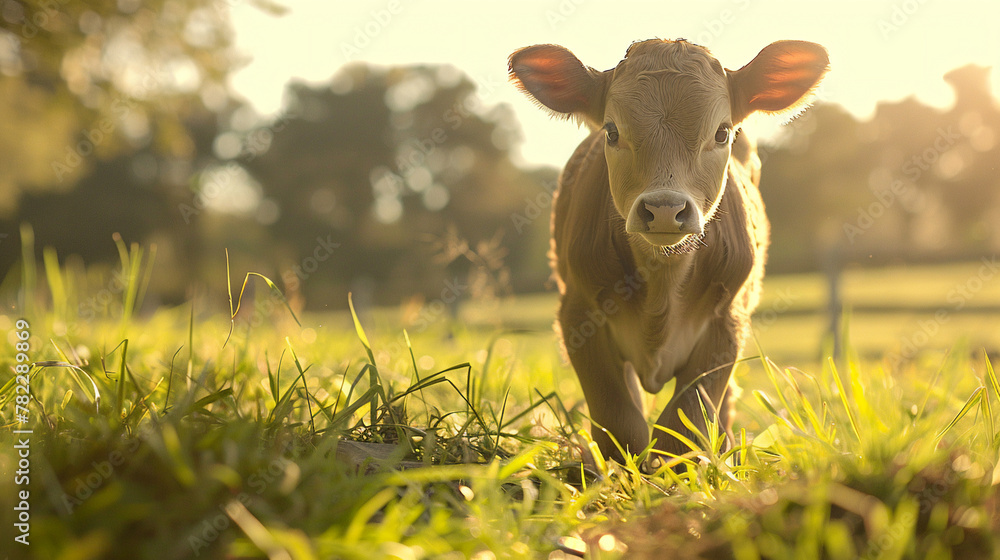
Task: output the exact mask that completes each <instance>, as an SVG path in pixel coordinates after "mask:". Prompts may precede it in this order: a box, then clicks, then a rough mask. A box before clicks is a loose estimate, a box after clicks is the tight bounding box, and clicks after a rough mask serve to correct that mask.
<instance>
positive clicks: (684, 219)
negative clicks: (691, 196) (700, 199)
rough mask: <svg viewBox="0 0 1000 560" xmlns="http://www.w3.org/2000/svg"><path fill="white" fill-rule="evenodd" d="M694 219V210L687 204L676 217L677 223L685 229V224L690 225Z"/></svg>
mask: <svg viewBox="0 0 1000 560" xmlns="http://www.w3.org/2000/svg"><path fill="white" fill-rule="evenodd" d="M693 218H694V209H693V208H691V205H690V204H688V203H687V202H685V203H684V204H683V205H682V206H681V207H680V210H678V211H677V214H676V215H675V216H674V221H676V222H677V223H678V224H680V226H681V227H682V228H683V227H684V224H687V223H689V222H690V221H691V220H692V219H693Z"/></svg>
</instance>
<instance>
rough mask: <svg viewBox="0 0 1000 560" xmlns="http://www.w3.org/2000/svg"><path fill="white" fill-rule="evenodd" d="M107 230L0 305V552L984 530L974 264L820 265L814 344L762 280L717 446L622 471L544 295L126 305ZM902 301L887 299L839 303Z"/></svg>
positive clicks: (967, 550) (862, 540) (475, 550)
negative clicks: (729, 422) (840, 353)
mask: <svg viewBox="0 0 1000 560" xmlns="http://www.w3.org/2000/svg"><path fill="white" fill-rule="evenodd" d="M121 250H122V261H123V264H122V266H123V269H124V270H125V271H126V273H125V274H124V277H125V281H123V282H121V283H120V285H116V284H113V283H112V284H108V283H105V284H101V283H97V285H98V286H103V288H99V289H97V290H93V289H91V290H89V291H88V290H84V289H82V288H81V287H80V286H78V285H75V284H74V283H73V282H72V281H71V280H70V278H69V276H68V275H67V274H65V271H62V270H60V269H59V268H58V267H57V266H55V265H54V261H53V260H50V261H49V262H48V263H45V264H43V265H41V266H39V269H38V270H37V271H36V270H34V268H33V267H29V269H28V270H27V271H26V274H25V275H24V276H23V277H22V279H21V280H20V281H21V283H22V285H24V286H26V287H27V289H26V290H25V291H24V293H26V294H27V297H26V298H23V299H22V300H21V301H19V302H17V304H16V306H15V307H12V308H8V309H7V310H6V311H4V312H3V313H4V314H3V315H0V331H2V332H5V333H7V336H6V341H5V345H4V348H3V349H2V350H0V362H2V363H3V366H4V367H3V370H4V374H3V376H2V377H0V385H2V389H0V422H2V423H3V426H4V428H5V429H4V430H2V431H0V473H2V478H0V496H2V499H0V503H2V504H4V507H3V509H2V511H0V538H2V539H3V541H2V542H3V545H2V547H0V550H2V551H3V554H4V555H8V554H9V555H10V557H11V558H21V557H24V558H45V559H62V558H65V559H87V558H140V559H145V558H150V559H153V558H156V559H161V558H164V559H171V558H295V559H300V558H301V559H308V558H358V559H369V558H401V559H410V558H413V559H416V558H435V559H437V558H444V559H459V558H477V559H488V558H568V557H574V556H577V555H585V556H586V557H588V558H699V557H707V558H737V559H752V558H833V559H848V558H857V557H862V558H886V559H889V558H990V557H997V555H998V550H1000V549H998V545H1000V538H998V536H997V531H998V530H1000V502H998V499H997V496H998V495H997V491H996V485H997V483H998V482H1000V469H998V467H997V465H998V459H1000V438H998V435H997V427H996V426H997V422H998V421H1000V418H998V414H997V408H998V407H1000V401H998V397H1000V394H998V393H1000V386H998V383H997V379H996V376H995V374H994V372H993V369H992V368H991V365H990V361H989V358H995V356H996V351H997V349H998V348H1000V331H998V330H997V329H996V328H995V327H996V320H997V318H998V317H997V315H996V314H991V312H990V308H991V306H996V305H998V304H1000V281H997V280H994V279H993V276H992V269H990V268H988V267H987V268H986V269H985V270H986V271H987V272H988V273H989V274H988V276H987V275H986V273H984V267H985V266H986V265H985V263H972V264H969V265H960V266H958V265H956V266H948V267H927V268H909V269H903V268H897V269H890V270H884V271H863V270H856V271H848V272H847V273H846V274H845V276H844V279H843V292H844V301H845V303H846V305H847V317H846V322H847V331H848V335H849V336H848V339H847V341H848V345H847V350H846V352H845V355H844V357H843V358H842V359H840V360H838V361H833V360H828V359H824V358H823V355H824V348H826V352H829V341H828V340H825V329H826V325H827V319H826V316H825V314H824V313H823V312H822V310H823V309H824V308H825V305H826V304H825V300H826V295H825V289H826V288H825V284H824V282H823V280H822V278H820V277H818V276H795V277H775V278H773V279H770V280H769V282H768V285H767V287H766V289H765V297H764V301H763V302H762V303H761V306H760V311H759V313H758V316H757V318H756V326H755V333H756V340H757V344H759V348H760V349H762V351H763V354H764V356H766V357H767V358H761V357H759V356H758V350H757V346H756V345H755V347H753V348H749V349H748V351H747V356H748V358H747V359H746V360H745V361H744V362H743V363H741V364H740V365H739V366H738V368H737V373H736V379H737V381H738V382H739V384H740V386H741V387H742V398H741V399H740V401H739V404H738V417H737V426H736V427H737V433H738V442H737V446H736V447H735V448H734V449H732V450H730V451H725V452H724V451H722V448H721V447H722V445H721V444H722V442H721V441H717V440H709V439H708V438H701V439H699V441H695V442H692V447H693V449H692V451H691V452H690V453H688V454H686V455H684V456H683V457H681V458H680V459H679V460H678V468H677V469H676V470H671V469H667V468H664V469H661V470H660V471H659V472H656V473H653V474H643V473H642V472H641V471H640V470H639V469H638V468H637V467H636V465H635V464H634V463H630V464H628V465H598V468H597V470H596V471H594V472H591V471H586V470H584V469H582V467H581V464H580V448H581V447H583V446H587V445H588V443H589V442H588V437H587V435H586V432H585V431H584V430H583V428H584V426H585V425H586V423H585V421H584V418H583V412H585V407H584V405H583V403H582V397H581V394H580V391H579V388H578V386H577V384H576V380H575V377H574V374H573V372H572V370H571V369H569V368H568V367H567V366H566V365H565V364H563V363H562V361H561V359H560V357H559V354H558V352H557V347H556V343H555V339H554V336H553V335H552V333H551V328H550V326H551V321H552V317H553V314H554V309H555V305H556V300H555V298H554V296H553V295H551V294H546V295H540V296H530V297H527V296H525V297H519V298H516V299H514V300H508V301H503V302H472V303H468V304H466V305H465V306H463V308H462V310H461V313H460V314H459V317H457V318H450V317H449V316H448V315H447V312H446V311H445V310H444V306H441V305H438V306H435V305H434V304H435V303H436V302H430V303H429V304H427V305H426V306H425V307H424V308H423V309H421V310H413V309H407V310H401V309H397V308H392V309H373V310H362V312H361V314H360V320H359V322H357V323H356V322H355V320H354V317H353V316H352V314H351V313H346V312H345V313H332V314H325V315H312V314H308V313H307V314H304V315H302V316H301V317H297V318H293V316H292V315H291V314H290V313H289V311H288V310H287V309H285V308H284V307H283V306H282V305H280V302H281V299H280V297H278V296H275V295H273V294H268V292H267V286H266V285H265V283H264V281H263V280H262V279H260V278H256V277H252V278H251V281H252V282H257V283H258V290H257V293H258V296H257V297H258V299H259V300H261V301H265V300H266V298H268V297H270V298H271V300H270V303H271V304H269V305H261V304H260V302H258V306H257V308H258V309H259V310H263V309H266V310H269V311H268V312H267V313H262V312H255V311H254V310H253V309H248V308H247V305H248V303H249V302H243V306H244V309H243V311H241V312H240V313H239V314H238V315H237V318H236V320H235V321H234V322H231V321H230V315H229V314H228V313H225V312H223V313H212V312H207V311H203V310H202V309H200V308H199V307H198V306H192V305H184V306H181V307H178V308H163V309H159V310H157V311H156V312H155V313H153V314H152V315H149V316H136V314H135V312H134V310H135V309H137V308H138V304H139V302H140V301H141V299H142V295H143V291H144V279H145V278H146V277H147V274H148V273H149V268H148V257H147V256H146V255H143V254H142V253H141V251H139V250H138V249H135V248H133V249H132V250H131V251H128V250H126V249H125V248H124V247H122V248H121ZM974 279H978V280H974ZM238 280H240V279H239V278H234V279H233V282H234V284H235V286H236V288H235V289H234V290H235V292H236V293H234V299H237V297H236V296H238V287H239V282H238ZM109 286H111V287H110V288H109ZM963 290H964V291H963ZM959 292H961V293H959ZM955 294H959V295H955ZM104 300H108V303H107V304H106V305H105V304H102V306H101V307H100V311H101V312H100V313H95V314H93V316H90V315H88V316H86V317H84V316H81V315H80V314H79V313H75V312H72V311H71V310H75V309H83V308H84V307H86V306H83V307H81V303H87V302H95V301H101V302H103V301H104ZM11 301H13V300H11ZM275 301H277V302H278V304H277V305H273V303H274V302H275ZM265 302H266V301H265ZM902 305H905V306H909V307H912V308H913V309H914V311H912V312H892V313H888V312H880V313H872V312H869V311H864V309H873V308H875V309H877V308H879V306H882V307H886V306H902ZM205 307H206V308H207V305H205ZM439 308H440V309H439ZM853 308H857V310H856V311H852V309H853ZM970 308H974V311H973V312H971V313H970V312H969V310H970ZM415 317H416V318H415ZM22 318H23V319H26V321H25V322H23V323H22V322H19V319H22ZM296 319H297V321H296ZM404 329H405V331H404ZM20 333H27V334H25V335H21V334H20ZM921 333H922V334H921ZM24 337H28V338H29V344H28V345H27V346H18V344H20V343H21V342H22V339H23V338H24ZM22 351H23V354H24V355H25V358H24V359H25V360H27V361H25V362H19V360H20V359H21V358H19V353H22ZM987 353H988V354H989V358H988V357H987ZM755 356H756V357H755ZM30 363H34V365H29V364H30ZM994 363H995V360H994ZM25 372H27V373H25ZM16 373H24V375H25V376H26V377H22V378H18V377H16V376H15V374H16ZM21 387H24V388H23V389H22V388H21ZM671 390H672V388H671V387H669V386H668V389H667V390H666V391H665V393H664V394H661V395H658V396H656V397H650V398H649V404H650V406H651V407H656V406H662V405H663V404H664V403H666V401H667V400H668V399H669V397H670V394H669V393H670V391H671ZM98 395H99V397H98ZM95 397H96V398H95ZM18 406H21V407H23V408H18ZM19 414H25V415H26V416H27V422H26V423H22V422H20V421H19V420H24V419H25V418H23V417H22V418H19V417H18V415H19ZM15 430H31V433H30V434H22V433H15V432H14V431H15ZM368 456H371V457H374V458H367V459H366V457H368ZM22 459H23V460H22ZM25 461H26V462H25ZM394 467H406V468H394ZM25 512H27V513H25ZM21 521H24V523H25V524H19V523H20V522H21ZM25 530H27V536H25V534H24V533H25ZM15 538H20V539H21V540H26V541H28V542H30V544H28V545H24V544H21V542H17V541H15Z"/></svg>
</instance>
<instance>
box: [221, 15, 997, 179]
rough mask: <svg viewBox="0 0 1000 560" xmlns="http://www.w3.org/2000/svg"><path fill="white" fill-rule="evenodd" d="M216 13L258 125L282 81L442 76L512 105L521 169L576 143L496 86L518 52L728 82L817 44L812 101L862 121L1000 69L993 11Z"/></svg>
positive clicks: (276, 103) (575, 132)
mask: <svg viewBox="0 0 1000 560" xmlns="http://www.w3.org/2000/svg"><path fill="white" fill-rule="evenodd" d="M226 1H227V3H229V4H230V5H231V6H232V8H231V10H232V16H233V20H234V24H235V26H236V30H237V45H238V47H239V48H240V49H241V50H243V51H244V52H245V53H246V54H248V55H249V56H250V57H252V62H250V64H249V65H248V66H247V67H246V68H244V69H242V70H240V71H239V72H238V73H237V74H236V75H235V77H234V79H233V85H234V87H235V88H236V90H237V91H238V92H239V93H241V94H242V95H244V96H246V97H247V98H248V99H250V100H251V101H252V103H253V104H254V105H255V106H256V107H257V109H258V110H259V111H260V112H262V113H266V114H267V113H274V112H277V111H280V108H281V95H282V88H283V87H284V85H285V83H286V82H287V81H288V80H289V79H290V78H292V77H299V78H303V79H305V80H308V81H311V82H321V81H327V80H328V79H329V78H330V77H331V76H332V75H333V74H335V73H336V72H337V70H338V69H339V68H340V67H341V66H342V65H344V64H345V63H347V62H350V61H354V60H362V61H368V62H371V63H376V64H381V65H394V64H418V63H442V64H452V65H454V66H456V67H458V68H459V69H461V70H462V71H464V72H465V73H467V74H468V75H469V76H470V77H472V79H473V80H475V81H477V82H478V83H479V84H480V95H481V96H482V98H483V101H484V103H485V104H486V105H492V104H495V103H509V104H511V105H513V107H514V110H515V112H516V114H517V116H518V118H519V120H520V121H521V124H522V127H523V130H524V144H523V145H522V148H521V153H522V155H523V158H524V161H526V162H528V163H546V164H551V165H556V166H561V165H562V164H563V163H564V162H565V160H566V158H567V157H568V156H569V154H570V152H571V151H572V150H573V148H574V147H575V146H576V144H577V143H578V142H579V140H580V138H581V137H582V136H583V135H584V132H583V131H581V130H580V129H578V128H577V127H576V126H575V125H574V124H572V123H569V122H563V121H556V120H552V119H551V118H549V117H548V116H547V115H546V114H545V113H544V112H542V111H540V110H539V109H538V108H536V107H535V106H534V105H532V104H531V103H530V102H528V101H527V100H526V99H524V97H523V96H522V94H520V93H519V92H517V91H516V90H515V89H514V87H513V86H511V85H510V84H509V83H508V82H507V76H506V72H507V57H508V55H510V53H511V52H513V51H514V50H516V49H518V48H520V47H523V46H527V45H532V44H537V43H558V44H561V45H564V46H566V47H567V48H569V49H570V50H572V51H573V52H574V53H575V54H576V55H577V57H579V58H580V59H581V60H582V61H583V62H584V63H585V64H588V65H590V66H593V67H595V68H597V69H599V70H605V69H607V68H610V67H612V66H614V65H615V64H616V63H617V62H618V61H619V60H621V58H622V57H623V56H624V54H625V49H626V48H627V47H628V45H629V44H630V43H631V42H632V41H635V40H641V39H649V38H653V37H660V38H667V39H673V38H681V37H683V38H686V39H688V40H690V41H692V42H696V43H699V44H702V45H704V46H706V47H709V48H710V49H711V50H712V52H713V53H714V54H715V56H716V57H717V58H718V59H719V60H720V61H721V62H722V65H723V66H725V67H727V68H732V69H735V68H739V67H740V66H742V65H743V64H745V63H746V62H749V61H750V59H751V58H753V56H754V55H755V54H756V53H757V52H758V51H759V50H760V49H761V48H762V47H764V46H765V45H767V44H768V43H770V42H772V41H776V40H780V39H804V40H809V41H815V42H817V43H820V44H822V45H824V46H826V47H827V49H828V50H829V51H830V60H831V66H832V71H831V73H830V74H829V75H828V77H827V79H826V81H825V83H824V85H823V87H822V89H821V91H820V97H821V98H822V99H825V100H829V101H833V102H836V103H840V104H841V105H844V106H845V107H847V108H848V109H849V110H850V111H852V112H853V113H855V114H856V115H858V116H861V117H865V116H867V115H869V114H870V113H871V111H872V110H873V109H874V107H875V102H876V101H878V100H883V99H884V100H897V99H900V98H903V97H906V96H908V95H911V94H915V95H916V96H917V97H918V98H920V99H921V100H923V101H925V102H927V103H930V104H933V105H937V106H940V107H946V106H948V105H949V104H950V103H951V102H952V95H951V89H950V88H949V87H948V85H947V84H946V83H945V82H944V81H943V80H942V79H941V76H942V75H943V74H944V73H945V72H947V71H948V70H951V69H953V68H955V67H958V66H961V65H963V64H967V63H970V62H972V63H976V64H980V65H986V66H997V65H998V63H1000V30H998V27H997V26H998V22H1000V1H997V0H979V1H955V0H952V1H948V2H946V1H945V0H896V1H887V0H865V1H862V0H853V1H838V2H833V1H827V2H818V1H810V0H798V1H787V0H717V1H699V0H688V1H686V2H677V1H660V2H633V1H617V2H609V1H603V0H535V1H531V2H529V1H506V2H499V1H495V2H488V1H482V0H464V1H457V0H456V1H434V0H373V1H357V0H354V1H349V2H348V1H344V0H278V1H279V3H281V4H284V5H285V6H287V7H288V8H289V9H290V12H289V13H288V14H287V15H285V16H283V17H279V18H275V17H272V16H269V15H266V14H264V13H262V12H261V11H259V10H257V9H255V8H253V7H252V6H248V5H247V2H246V1H245V0H226ZM998 74H1000V69H997V70H995V71H994V72H993V74H992V78H993V84H994V91H1000V75H998Z"/></svg>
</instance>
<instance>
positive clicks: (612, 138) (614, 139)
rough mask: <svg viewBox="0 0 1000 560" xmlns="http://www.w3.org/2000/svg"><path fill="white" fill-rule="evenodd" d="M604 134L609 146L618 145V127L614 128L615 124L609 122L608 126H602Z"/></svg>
mask: <svg viewBox="0 0 1000 560" xmlns="http://www.w3.org/2000/svg"><path fill="white" fill-rule="evenodd" d="M604 134H605V135H606V136H607V138H608V145H609V146H614V145H615V144H617V143H618V127H617V126H615V123H613V122H609V123H608V124H606V125H604Z"/></svg>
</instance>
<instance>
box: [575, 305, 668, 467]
mask: <svg viewBox="0 0 1000 560" xmlns="http://www.w3.org/2000/svg"><path fill="white" fill-rule="evenodd" d="M584 305H585V304H584V303H583V302H579V301H575V300H573V299H572V298H569V297H565V298H564V299H563V303H562V307H561V308H560V310H559V325H560V329H561V331H562V336H563V344H564V345H565V347H566V353H567V354H568V355H569V359H570V362H572V364H573V368H574V369H575V370H576V375H577V377H578V378H579V380H580V386H581V387H582V388H583V394H584V396H585V397H586V399H587V407H588V408H589V409H590V418H591V419H592V420H593V422H594V423H595V424H597V425H595V426H594V427H593V429H592V430H591V437H592V438H593V440H594V441H595V442H597V445H598V447H599V448H600V450H601V453H602V454H603V455H604V456H605V457H607V458H610V459H614V460H616V461H618V462H621V463H624V462H625V461H624V458H623V457H622V454H621V453H620V452H619V451H618V447H617V446H615V444H614V442H613V441H612V439H611V438H612V437H614V439H615V440H616V441H617V442H618V445H619V446H621V447H622V449H624V450H625V451H627V452H629V453H632V454H635V453H639V452H641V451H642V450H643V449H645V447H646V445H648V444H649V427H648V425H647V424H646V419H645V415H644V414H643V411H642V406H641V402H639V401H638V399H637V398H636V396H637V395H635V394H634V393H635V387H634V385H635V383H634V382H633V383H631V385H633V386H632V387H631V388H630V381H631V380H630V379H629V378H628V377H627V376H628V375H633V376H634V372H633V371H632V369H631V367H627V366H626V364H625V363H624V362H623V361H622V359H621V357H620V353H619V351H618V349H617V347H616V346H615V345H614V342H613V341H612V339H611V334H610V333H609V332H608V328H607V325H606V324H605V325H602V326H596V325H594V323H593V322H592V321H590V319H589V318H588V317H587V313H586V311H587V307H585V306H584ZM585 324H589V326H587V327H584V325H585ZM587 334H590V336H586V335H587ZM598 426H600V427H598ZM601 428H603V430H602V429H601Z"/></svg>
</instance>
